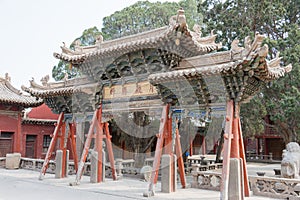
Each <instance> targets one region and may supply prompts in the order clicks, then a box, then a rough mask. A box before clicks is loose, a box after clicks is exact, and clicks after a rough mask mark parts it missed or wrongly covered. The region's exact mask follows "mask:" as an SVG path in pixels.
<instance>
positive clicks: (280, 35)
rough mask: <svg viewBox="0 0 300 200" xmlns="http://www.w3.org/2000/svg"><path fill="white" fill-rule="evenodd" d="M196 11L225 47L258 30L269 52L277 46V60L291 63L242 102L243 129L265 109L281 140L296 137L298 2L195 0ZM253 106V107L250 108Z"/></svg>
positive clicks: (251, 128) (254, 124) (299, 128)
mask: <svg viewBox="0 0 300 200" xmlns="http://www.w3.org/2000/svg"><path fill="white" fill-rule="evenodd" d="M198 11H199V12H201V13H202V14H203V16H204V20H203V21H204V22H205V23H204V27H205V29H204V30H207V29H208V30H210V29H212V28H214V29H216V30H217V33H218V35H219V37H218V40H220V41H222V42H223V45H224V46H226V47H227V48H228V49H229V48H230V44H231V42H232V41H233V40H234V39H236V38H238V39H239V40H240V41H241V43H243V40H244V38H245V37H246V36H247V35H250V36H251V37H252V38H253V36H254V35H255V33H257V32H259V33H260V34H263V35H265V36H266V37H267V39H266V40H265V41H264V42H265V43H266V44H268V46H269V51H270V52H269V58H274V57H275V56H276V54H278V53H279V52H280V56H281V57H282V64H283V65H287V64H289V63H292V65H293V70H292V72H290V73H289V74H288V75H287V76H285V77H283V78H281V79H280V80H278V81H274V82H272V83H270V84H268V85H267V86H266V87H265V88H263V89H262V91H261V93H260V94H259V95H257V96H256V97H255V98H254V99H253V100H252V101H251V102H250V103H249V104H246V105H243V106H242V110H241V116H242V118H243V129H244V130H243V131H244V133H246V134H247V135H253V133H259V132H262V128H263V127H262V126H260V125H258V124H263V120H262V117H263V116H264V115H266V114H267V113H268V115H269V116H270V119H271V120H272V121H273V122H274V123H273V124H266V126H272V127H274V128H275V129H276V130H277V131H278V133H279V134H281V135H282V136H283V138H284V141H285V142H286V143H287V142H290V141H299V135H300V118H299V117H297V115H298V113H299V111H300V110H299V106H300V98H299V92H300V91H299V89H300V81H299V80H300V76H299V75H300V74H299V68H300V67H299V61H300V44H299V42H298V41H299V39H300V38H299V37H300V35H299V34H300V30H299V25H300V20H299V17H300V2H299V1H294V0H288V1H280V0H273V1H255V0H226V1H213V0H206V1H203V2H199V4H198ZM253 108H256V109H253Z"/></svg>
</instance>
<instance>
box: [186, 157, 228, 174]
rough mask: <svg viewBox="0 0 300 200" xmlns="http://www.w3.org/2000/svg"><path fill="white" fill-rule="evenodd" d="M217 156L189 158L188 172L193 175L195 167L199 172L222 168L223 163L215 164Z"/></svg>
mask: <svg viewBox="0 0 300 200" xmlns="http://www.w3.org/2000/svg"><path fill="white" fill-rule="evenodd" d="M215 160H216V155H195V156H189V157H188V159H187V163H186V172H187V173H191V172H192V170H193V167H195V166H197V167H198V171H207V170H214V169H220V168H222V166H223V164H222V163H215Z"/></svg>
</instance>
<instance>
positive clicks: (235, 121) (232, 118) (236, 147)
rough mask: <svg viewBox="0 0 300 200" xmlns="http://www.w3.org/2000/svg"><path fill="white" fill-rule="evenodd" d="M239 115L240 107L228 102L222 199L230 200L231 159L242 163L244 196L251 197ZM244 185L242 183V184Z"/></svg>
mask: <svg viewBox="0 0 300 200" xmlns="http://www.w3.org/2000/svg"><path fill="white" fill-rule="evenodd" d="M238 115H239V106H238V105H235V104H234V102H233V100H231V101H228V102H227V114H226V125H225V134H224V139H225V140H224V156H223V169H222V185H221V199H222V200H227V199H228V187H229V186H228V184H229V171H230V169H229V166H230V165H229V164H230V158H238V159H239V160H241V161H242V167H243V174H242V176H243V179H242V180H243V181H244V184H243V185H244V187H243V188H242V195H243V196H246V197H248V196H249V195H250V189H249V181H248V173H247V165H246V157H245V151H244V143H243V136H242V129H241V122H240V117H239V116H238ZM241 185H242V183H241Z"/></svg>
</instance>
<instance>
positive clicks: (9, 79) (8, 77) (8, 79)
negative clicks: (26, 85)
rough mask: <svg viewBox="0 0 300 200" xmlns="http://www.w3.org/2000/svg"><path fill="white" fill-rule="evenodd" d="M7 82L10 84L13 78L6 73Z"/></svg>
mask: <svg viewBox="0 0 300 200" xmlns="http://www.w3.org/2000/svg"><path fill="white" fill-rule="evenodd" d="M5 80H6V81H8V82H10V81H11V78H10V76H9V75H8V73H5Z"/></svg>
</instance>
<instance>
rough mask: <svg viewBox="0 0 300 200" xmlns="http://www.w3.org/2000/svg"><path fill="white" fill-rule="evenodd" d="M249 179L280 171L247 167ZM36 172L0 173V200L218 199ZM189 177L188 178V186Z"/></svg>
mask: <svg viewBox="0 0 300 200" xmlns="http://www.w3.org/2000/svg"><path fill="white" fill-rule="evenodd" d="M247 168H248V173H249V175H255V173H256V171H263V172H266V176H269V175H270V176H273V174H274V172H273V168H280V166H279V164H271V165H268V164H260V163H249V164H248V166H247ZM38 177H39V172H36V171H30V170H23V169H19V170H6V169H3V168H1V169H0V200H15V199H22V200H34V199H43V200H60V199H64V200H77V199H78V200H79V199H89V200H98V199H105V200H110V199H120V200H123V199H124V200H125V199H162V200H168V199H174V200H180V199H189V200H194V199H206V200H215V199H219V192H216V191H209V190H200V189H194V188H188V189H181V188H180V184H179V185H178V190H177V192H175V193H169V194H167V193H161V192H160V182H158V184H157V186H156V194H155V196H154V197H150V198H146V197H143V192H145V191H146V189H147V186H148V183H147V182H144V181H141V180H138V179H133V178H126V177H124V178H123V179H121V180H118V181H112V179H110V178H107V179H106V182H105V183H99V184H92V183H89V177H87V176H83V178H82V181H81V184H80V185H79V186H69V183H70V182H73V181H74V180H75V176H69V177H68V178H64V179H55V178H54V174H46V176H45V178H44V180H43V181H40V180H38ZM190 180H191V177H187V181H188V183H190ZM246 199H248V200H256V199H257V200H260V199H261V200H262V199H268V198H265V197H258V196H251V197H249V198H246Z"/></svg>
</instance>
